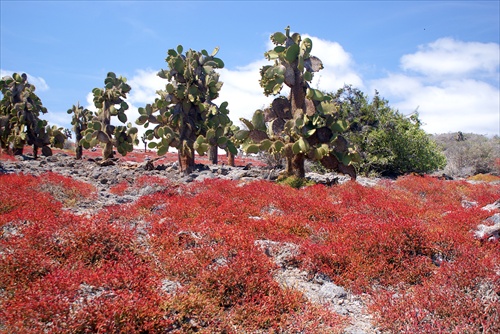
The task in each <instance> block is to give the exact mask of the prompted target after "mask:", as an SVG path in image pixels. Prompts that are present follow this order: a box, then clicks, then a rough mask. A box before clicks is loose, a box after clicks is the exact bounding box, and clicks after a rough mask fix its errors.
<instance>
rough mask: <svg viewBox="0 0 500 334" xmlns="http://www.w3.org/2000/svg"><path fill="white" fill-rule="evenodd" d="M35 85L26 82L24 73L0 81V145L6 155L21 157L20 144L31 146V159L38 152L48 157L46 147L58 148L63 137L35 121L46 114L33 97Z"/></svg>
mask: <svg viewBox="0 0 500 334" xmlns="http://www.w3.org/2000/svg"><path fill="white" fill-rule="evenodd" d="M35 89H36V88H35V86H34V85H32V84H30V83H29V82H28V76H27V75H26V73H23V74H18V73H14V74H13V75H12V76H5V77H3V78H2V80H0V90H1V92H2V94H3V98H2V100H1V101H0V143H1V149H2V151H4V152H6V153H8V154H22V152H23V148H24V145H26V144H27V145H33V157H34V158H35V159H36V158H37V157H38V149H39V148H42V153H43V154H44V155H52V150H51V149H50V147H49V145H53V146H54V145H55V146H57V147H62V145H63V144H64V140H65V139H66V136H65V135H64V132H63V131H62V129H58V128H57V127H49V126H48V125H47V121H45V120H41V119H40V118H39V116H40V113H42V114H45V113H47V109H46V108H45V107H44V106H43V105H42V101H41V100H40V98H39V97H38V96H37V95H36V94H35Z"/></svg>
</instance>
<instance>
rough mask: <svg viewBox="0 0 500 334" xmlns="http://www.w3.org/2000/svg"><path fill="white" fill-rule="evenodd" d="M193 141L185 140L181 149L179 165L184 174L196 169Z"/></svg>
mask: <svg viewBox="0 0 500 334" xmlns="http://www.w3.org/2000/svg"><path fill="white" fill-rule="evenodd" d="M194 166H195V164H194V148H193V142H191V141H188V140H187V141H185V142H184V143H183V145H182V146H181V149H180V150H179V167H180V170H181V172H182V173H184V175H189V174H191V172H192V171H193V170H194Z"/></svg>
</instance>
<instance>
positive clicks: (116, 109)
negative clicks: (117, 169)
mask: <svg viewBox="0 0 500 334" xmlns="http://www.w3.org/2000/svg"><path fill="white" fill-rule="evenodd" d="M104 84H105V87H104V88H103V89H101V88H94V89H93V90H92V93H93V94H94V105H95V107H96V108H97V114H96V115H94V117H93V118H92V119H91V120H90V121H89V122H88V124H87V129H85V131H84V134H83V138H82V139H81V140H80V141H79V143H80V144H81V145H82V146H83V147H84V148H85V149H88V148H90V147H94V146H96V145H97V144H102V145H103V149H102V156H103V159H104V160H107V159H110V158H113V157H114V154H113V148H114V147H116V149H117V151H118V153H120V154H121V155H123V156H125V155H127V153H128V152H132V151H133V149H134V145H137V144H139V140H138V139H137V128H135V127H133V126H132V124H131V123H127V124H126V125H118V126H115V125H112V124H111V117H112V116H116V117H117V118H118V120H119V121H120V122H121V123H126V122H127V115H126V114H125V111H126V110H127V109H128V104H127V102H125V99H126V97H127V93H128V92H130V90H131V87H130V86H129V85H128V84H127V79H126V78H124V77H121V76H120V77H117V76H116V74H114V73H113V72H109V73H108V75H107V77H106V79H105V80H104Z"/></svg>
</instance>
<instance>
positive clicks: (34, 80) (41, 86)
mask: <svg viewBox="0 0 500 334" xmlns="http://www.w3.org/2000/svg"><path fill="white" fill-rule="evenodd" d="M14 73H16V71H8V70H0V77H2V78H3V77H4V76H12V74H14ZM17 73H19V74H22V73H23V72H17ZM26 75H27V76H28V82H29V83H30V84H32V85H33V86H35V89H36V90H35V92H36V91H38V92H45V91H48V90H49V88H50V87H49V85H47V82H45V79H44V78H42V77H35V76H32V75H30V74H29V73H26Z"/></svg>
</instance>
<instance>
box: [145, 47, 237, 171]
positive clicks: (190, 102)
mask: <svg viewBox="0 0 500 334" xmlns="http://www.w3.org/2000/svg"><path fill="white" fill-rule="evenodd" d="M183 51H184V49H183V47H182V46H181V45H179V46H178V47H177V49H175V50H174V49H170V50H168V55H167V58H166V59H165V60H166V62H167V64H168V67H169V69H168V70H163V69H162V70H160V71H159V72H158V76H159V77H160V78H163V79H167V80H168V81H169V83H168V84H167V85H166V87H165V90H160V91H158V92H157V93H158V95H159V97H158V98H156V99H155V102H154V103H153V104H148V105H146V107H145V108H139V114H140V116H139V118H138V119H137V121H136V123H137V124H138V125H144V127H145V128H148V127H149V125H150V124H154V125H155V127H154V128H153V129H149V130H147V131H146V135H147V136H148V140H150V143H149V145H148V146H149V147H150V148H156V149H157V150H158V151H157V153H158V155H163V154H165V153H166V152H167V151H168V149H169V147H174V148H176V149H177V152H178V155H179V166H180V169H181V171H182V172H183V173H184V174H189V173H190V172H191V171H192V170H193V168H194V166H195V151H196V152H198V154H200V155H203V154H205V153H206V152H207V151H208V150H209V149H210V146H211V145H212V146H214V145H218V147H221V148H223V149H225V150H227V151H232V152H233V153H234V152H236V148H235V147H234V145H233V144H232V142H231V140H230V139H229V138H227V137H226V136H225V133H226V132H227V131H226V128H227V126H228V125H229V124H230V122H231V120H230V119H229V117H228V112H229V111H228V110H227V103H226V102H224V103H222V104H221V106H220V107H218V106H217V105H216V104H214V103H213V102H212V101H213V100H215V99H216V98H217V97H218V96H219V91H220V89H221V87H222V82H220V81H219V74H218V73H217V72H216V71H215V70H216V69H220V68H223V67H224V63H223V61H222V60H221V59H220V58H217V57H215V56H216V54H217V52H218V48H216V49H215V50H214V51H213V52H212V54H210V55H209V54H208V53H207V51H206V50H202V51H201V52H198V51H193V50H191V49H190V50H188V51H187V52H186V53H185V54H184V53H183ZM155 139H156V141H152V140H155Z"/></svg>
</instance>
